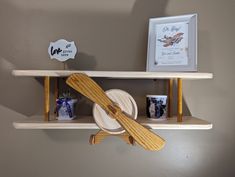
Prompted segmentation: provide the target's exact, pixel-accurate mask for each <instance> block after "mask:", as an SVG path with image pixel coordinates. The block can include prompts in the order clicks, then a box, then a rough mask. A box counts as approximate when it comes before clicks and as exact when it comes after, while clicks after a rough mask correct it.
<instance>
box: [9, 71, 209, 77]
mask: <svg viewBox="0 0 235 177" xmlns="http://www.w3.org/2000/svg"><path fill="white" fill-rule="evenodd" d="M73 73H86V74H87V75H88V76H90V77H104V78H120V79H171V78H182V79H212V78H213V74H212V73H201V72H145V71H82V70H81V71H80V70H13V71H12V74H13V75H14V76H25V77H26V76H27V77H45V76H50V77H67V76H69V75H70V74H73Z"/></svg>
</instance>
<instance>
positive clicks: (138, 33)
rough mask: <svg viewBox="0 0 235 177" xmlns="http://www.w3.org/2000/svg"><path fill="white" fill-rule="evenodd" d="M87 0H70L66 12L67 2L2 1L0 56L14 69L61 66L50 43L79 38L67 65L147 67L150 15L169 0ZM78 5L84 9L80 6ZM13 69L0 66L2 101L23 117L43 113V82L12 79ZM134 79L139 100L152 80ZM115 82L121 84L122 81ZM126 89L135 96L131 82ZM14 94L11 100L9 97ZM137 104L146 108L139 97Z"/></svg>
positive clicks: (156, 14)
mask: <svg viewBox="0 0 235 177" xmlns="http://www.w3.org/2000/svg"><path fill="white" fill-rule="evenodd" d="M85 2H86V1H83V0H80V1H71V3H76V4H71V9H72V10H71V11H70V10H69V7H70V6H69V7H68V6H67V5H68V4H70V3H68V1H66V2H65V3H66V4H67V5H66V6H63V4H60V5H61V6H60V8H56V7H54V3H53V1H52V0H49V1H37V3H36V4H37V6H36V5H35V6H34V5H33V3H30V4H29V3H27V1H21V2H20V3H18V1H6V0H3V1H1V2H0V22H1V24H4V25H3V26H2V27H1V32H0V41H1V44H0V56H2V59H4V61H5V62H6V63H10V64H11V65H12V66H14V69H62V68H63V64H61V63H59V62H57V61H55V60H50V59H49V56H48V53H47V47H48V45H49V42H50V41H55V40H57V39H59V38H65V39H67V40H74V39H78V40H79V44H78V47H79V49H80V53H79V54H78V55H77V58H76V60H70V61H68V62H67V68H68V69H80V70H145V63H146V56H147V37H148V19H149V18H150V17H159V16H166V14H165V8H166V5H167V3H168V1H166V0H158V1H156V0H147V1H146V0H136V1H134V0H133V1H131V2H133V4H127V6H128V7H126V6H125V4H121V5H117V6H116V5H113V4H112V3H114V2H116V1H112V3H110V2H111V1H110V2H109V3H108V2H107V3H105V4H103V5H102V4H95V3H93V4H89V6H87V5H86V3H85ZM97 3H98V2H97ZM118 3H124V2H118ZM52 4H53V6H52ZM82 6H84V7H86V8H83V9H81V7H82ZM102 6H104V7H102ZM63 7H67V9H63ZM96 7H97V8H96ZM109 7H110V8H109ZM99 8H100V10H99ZM102 8H103V9H102ZM84 9H85V10H84ZM97 9H98V10H97ZM110 9H111V10H110ZM112 9H113V10H112ZM123 9H124V10H123ZM75 42H76V41H75ZM2 67H5V66H3V65H2ZM11 70H12V68H8V69H7V68H5V69H2V70H1V75H0V79H1V81H3V83H4V85H1V92H0V97H1V100H0V104H2V105H4V106H6V107H8V108H10V109H13V110H15V111H17V112H19V113H21V114H24V115H27V116H30V115H33V114H40V113H42V112H43V106H42V103H43V90H42V82H39V81H40V80H36V79H33V78H15V77H13V76H11ZM133 82H134V83H135V84H137V85H143V87H141V88H140V89H139V90H140V91H139V94H140V95H142V98H143V99H144V96H145V95H144V94H145V93H150V92H152V90H151V89H152V88H151V87H152V84H145V83H149V82H146V81H143V80H139V81H138V83H137V81H133ZM117 83H118V84H120V85H121V83H123V81H117ZM108 84H109V83H108ZM108 84H106V83H105V82H102V86H103V87H104V88H106V87H110V88H112V86H113V85H114V86H115V85H116V84H113V85H108ZM106 85H108V86H106ZM113 88H115V87H113ZM124 88H127V89H128V90H130V93H131V94H133V95H136V93H134V90H133V87H132V85H131V83H129V82H128V84H124ZM131 88H132V89H131ZM3 90H4V91H3ZM140 95H137V97H139V96H140ZM12 96H14V99H13V100H14V101H12V99H9V98H11V97H12ZM143 99H138V100H143ZM22 102H23V104H22ZM137 104H138V105H140V107H142V108H144V107H145V105H144V104H143V102H139V103H137Z"/></svg>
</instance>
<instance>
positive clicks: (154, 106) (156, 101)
mask: <svg viewBox="0 0 235 177" xmlns="http://www.w3.org/2000/svg"><path fill="white" fill-rule="evenodd" d="M146 102H147V104H146V113H147V117H148V118H152V119H165V118H166V114H167V95H147V96H146Z"/></svg>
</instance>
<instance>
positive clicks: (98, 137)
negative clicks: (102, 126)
mask: <svg viewBox="0 0 235 177" xmlns="http://www.w3.org/2000/svg"><path fill="white" fill-rule="evenodd" d="M108 136H117V137H120V138H121V139H123V140H124V141H125V142H126V143H127V144H130V145H134V144H135V143H134V138H133V137H132V136H130V135H129V134H128V133H127V132H124V133H122V134H118V135H113V134H109V133H107V132H105V131H103V130H100V131H98V132H97V133H96V134H95V135H91V136H90V140H89V143H90V144H99V143H100V142H101V141H102V140H104V139H105V138H106V137H108Z"/></svg>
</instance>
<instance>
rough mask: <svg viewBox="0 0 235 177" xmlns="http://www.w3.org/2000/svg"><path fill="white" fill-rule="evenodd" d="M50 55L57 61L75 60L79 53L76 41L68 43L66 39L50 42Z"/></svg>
mask: <svg viewBox="0 0 235 177" xmlns="http://www.w3.org/2000/svg"><path fill="white" fill-rule="evenodd" d="M48 53H49V55H50V57H51V59H57V60H58V61H61V62H64V61H66V60H68V59H74V58H75V55H76V53H77V47H76V45H75V43H74V41H71V42H69V41H66V40H65V39H59V40H57V41H55V42H50V45H49V47H48Z"/></svg>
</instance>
